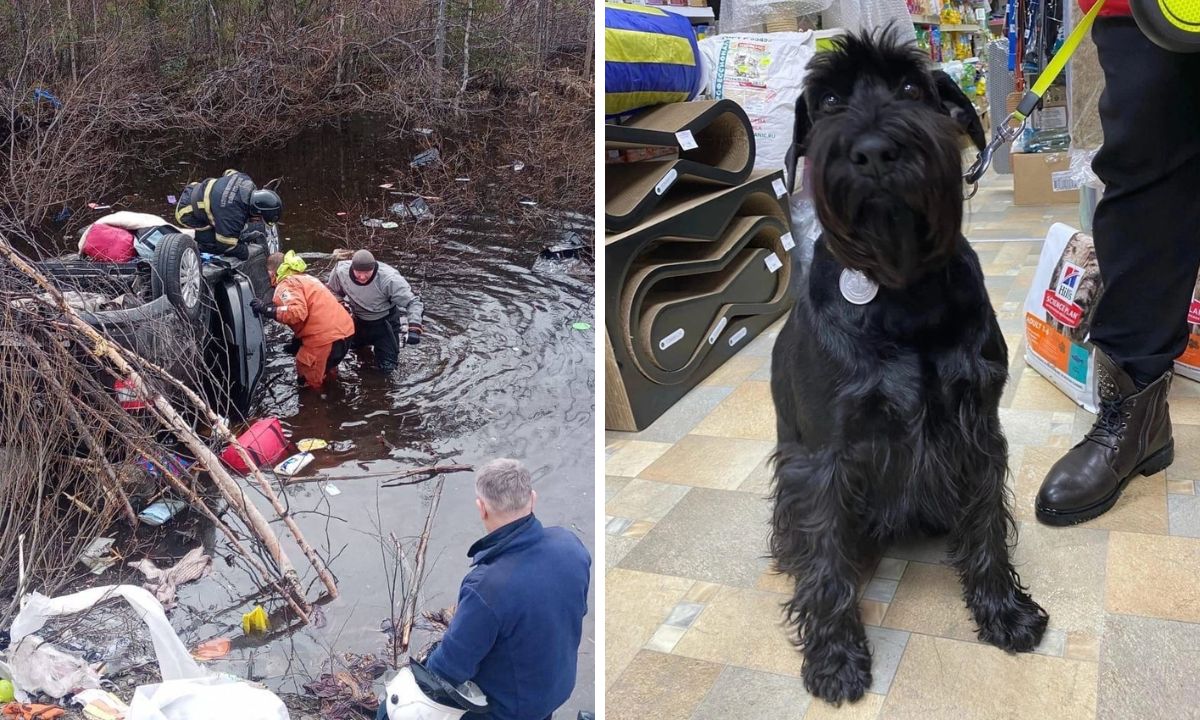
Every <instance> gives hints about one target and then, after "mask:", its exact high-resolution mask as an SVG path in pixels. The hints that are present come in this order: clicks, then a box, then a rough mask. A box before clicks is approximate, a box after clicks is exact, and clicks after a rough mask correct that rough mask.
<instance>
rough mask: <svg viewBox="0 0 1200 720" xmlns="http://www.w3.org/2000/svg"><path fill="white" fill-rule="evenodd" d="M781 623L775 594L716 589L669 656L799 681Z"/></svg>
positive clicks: (795, 655)
mask: <svg viewBox="0 0 1200 720" xmlns="http://www.w3.org/2000/svg"><path fill="white" fill-rule="evenodd" d="M782 621H783V609H782V604H781V597H780V596H779V595H776V594H774V593H765V592H761V591H758V590H745V589H741V588H732V587H722V588H721V589H720V590H718V591H717V593H716V595H714V596H713V598H712V599H711V600H710V601H709V603H708V607H706V608H705V609H704V612H702V613H700V617H699V618H697V619H696V621H695V623H693V624H692V627H691V628H690V629H689V630H688V631H687V634H685V635H684V636H683V639H681V640H680V641H679V642H678V643H677V644H676V645H675V654H676V655H685V656H687V657H693V658H697V659H700V660H708V661H710V662H716V663H723V664H727V665H737V666H738V667H745V668H750V669H751V670H761V671H763V672H769V673H776V674H778V675H788V676H791V677H799V676H800V662H801V657H800V654H799V652H797V651H796V648H795V647H794V646H793V645H792V643H791V641H790V640H789V635H788V632H787V631H786V630H785V629H784V628H783V625H782Z"/></svg>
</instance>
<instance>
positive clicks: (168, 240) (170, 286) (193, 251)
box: [150, 233, 204, 323]
mask: <svg viewBox="0 0 1200 720" xmlns="http://www.w3.org/2000/svg"><path fill="white" fill-rule="evenodd" d="M152 267H153V272H152V273H151V276H150V277H151V290H152V292H153V293H154V296H155V297H159V296H160V295H166V296H167V299H168V300H170V301H171V304H172V305H174V306H175V308H176V309H177V310H178V311H179V312H180V313H182V314H183V316H184V317H186V318H187V319H188V320H189V321H191V322H193V323H198V322H199V321H200V319H201V316H202V315H203V314H204V313H203V311H204V307H203V305H204V276H203V273H202V272H201V264H200V251H199V249H198V248H197V247H196V241H195V240H193V239H192V238H190V237H188V236H187V235H184V234H182V233H173V234H171V235H167V236H166V237H164V238H163V239H162V240H161V241H159V243H158V248H157V249H156V250H155V252H154V262H153V263H152Z"/></svg>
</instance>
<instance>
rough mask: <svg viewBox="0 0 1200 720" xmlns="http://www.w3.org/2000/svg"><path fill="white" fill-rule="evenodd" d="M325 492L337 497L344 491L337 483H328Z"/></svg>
mask: <svg viewBox="0 0 1200 720" xmlns="http://www.w3.org/2000/svg"><path fill="white" fill-rule="evenodd" d="M325 492H326V493H328V494H329V496H330V497H337V496H338V495H341V494H342V491H341V490H338V488H337V486H336V485H326V486H325Z"/></svg>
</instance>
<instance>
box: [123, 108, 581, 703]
mask: <svg viewBox="0 0 1200 720" xmlns="http://www.w3.org/2000/svg"><path fill="white" fill-rule="evenodd" d="M416 149H419V148H416ZM416 149H414V148H411V147H405V146H403V145H402V144H398V143H395V142H393V141H391V140H388V139H387V138H386V136H385V135H384V132H383V129H382V127H381V126H380V125H378V124H372V123H371V122H369V121H363V120H358V121H355V122H352V123H350V124H348V125H346V126H345V127H343V128H342V129H340V130H339V129H336V128H335V129H325V130H314V131H311V132H306V133H305V134H303V135H302V136H301V137H299V138H297V139H296V140H295V141H293V142H291V143H289V144H288V145H287V146H285V147H283V148H278V149H273V150H270V151H263V152H256V153H253V154H249V155H245V156H240V157H233V158H222V159H220V160H203V161H202V160H200V159H199V158H196V157H195V156H189V155H188V154H176V155H173V156H172V158H175V159H176V163H177V162H178V161H179V160H183V161H189V162H194V163H197V165H198V164H199V163H201V162H202V163H203V165H200V166H199V167H197V165H182V164H172V161H171V160H167V161H165V162H164V165H165V167H166V168H167V172H166V173H165V174H164V175H163V176H162V177H153V178H146V179H143V180H142V181H141V182H139V183H137V184H136V185H135V186H132V187H130V188H127V189H125V191H126V192H138V193H139V197H140V203H139V204H140V206H138V207H133V208H132V209H138V210H149V211H155V212H159V213H161V214H163V215H168V214H169V212H170V208H169V207H168V206H167V204H166V200H165V198H166V196H167V194H169V193H177V192H178V189H179V188H180V187H181V184H182V182H183V181H186V180H188V179H199V178H202V177H204V176H205V175H210V174H214V173H219V172H220V171H221V170H223V169H224V168H225V167H237V168H239V169H241V170H244V171H246V172H248V173H250V174H251V176H252V177H254V178H255V179H256V180H257V181H259V182H265V180H266V179H268V178H272V177H281V178H282V182H281V184H280V187H279V191H280V194H281V195H282V196H283V198H284V203H285V216H284V220H285V225H284V226H283V231H282V232H281V235H282V236H283V237H284V238H285V240H284V243H283V245H284V248H285V249H287V248H290V249H295V250H297V251H327V250H332V249H333V248H334V247H336V246H337V245H338V244H339V243H338V242H337V241H335V240H333V239H332V237H333V235H334V232H335V227H334V226H335V225H336V223H337V222H339V221H338V219H337V218H336V215H335V213H336V212H338V211H340V210H341V209H342V208H344V207H346V206H347V205H348V204H352V203H367V204H368V206H371V207H378V208H380V209H379V210H378V211H377V212H379V213H382V212H383V210H382V208H383V207H385V206H386V204H387V202H388V200H389V198H388V197H387V196H386V195H385V193H384V191H382V190H381V189H380V188H379V187H378V185H380V184H381V183H385V182H389V181H395V180H396V179H397V177H399V176H400V173H403V172H408V161H409V158H410V156H411V154H412V153H413V152H415V150H416ZM516 159H517V158H512V159H505V158H499V159H497V160H498V163H499V162H505V161H511V160H516ZM498 163H497V164H498ZM485 173H486V174H487V175H489V176H491V180H489V181H490V182H495V183H497V186H496V187H495V188H493V190H495V191H496V192H494V193H493V197H496V200H495V201H494V202H493V203H492V205H493V206H491V207H488V208H487V209H486V211H485V212H484V213H482V214H481V215H480V216H475V217H471V218H462V219H459V220H454V221H449V222H439V223H438V224H437V225H436V229H433V230H432V231H431V236H430V237H429V238H427V240H428V241H427V242H421V243H418V244H417V245H416V246H408V248H407V249H405V248H398V247H390V246H389V243H388V236H387V232H388V231H386V230H378V231H376V236H375V238H376V249H377V255H378V256H379V258H380V259H381V260H384V261H386V262H390V263H393V264H394V265H395V266H396V267H398V268H399V269H400V270H401V272H403V273H404V274H405V275H406V276H407V277H408V279H409V281H410V282H411V283H412V284H413V285H414V287H415V288H416V289H417V291H418V292H419V294H420V295H421V297H422V299H423V300H424V302H425V308H426V311H425V313H426V323H425V325H426V334H425V336H424V340H423V342H421V344H420V345H417V346H412V347H406V348H404V349H402V353H401V359H400V369H399V371H398V372H397V373H396V375H395V376H394V377H392V378H384V377H382V376H380V374H379V373H378V372H377V371H374V370H373V369H370V368H369V367H362V366H360V364H359V363H358V361H357V360H356V359H355V358H354V357H353V355H352V356H351V357H350V358H349V359H348V360H347V362H345V363H343V365H342V377H341V379H340V380H339V381H338V382H336V383H333V384H332V386H329V387H327V389H326V390H325V391H324V392H323V393H315V392H312V391H307V390H304V391H299V390H297V388H296V386H295V380H294V377H295V375H294V370H293V367H292V362H291V359H290V358H289V357H288V356H286V355H284V354H283V353H282V352H281V351H280V350H279V345H280V344H281V342H282V341H283V340H284V339H285V338H286V333H287V331H285V330H283V329H282V328H280V327H279V326H276V327H275V328H274V329H273V330H272V332H271V335H272V340H273V345H274V349H273V355H272V358H271V361H270V365H269V370H268V379H267V381H266V382H265V389H264V390H263V391H262V398H261V400H260V410H261V414H264V415H270V414H273V415H278V416H279V417H280V418H281V420H282V421H283V424H284V426H285V428H286V429H287V430H288V432H290V434H291V436H292V438H293V439H300V438H306V437H315V438H323V439H326V440H328V441H330V443H331V444H332V448H331V449H329V450H325V451H320V452H318V453H316V454H317V460H316V462H315V463H314V464H313V465H312V466H310V467H309V469H308V471H306V473H304V474H305V475H306V476H309V477H311V476H313V475H315V474H317V473H321V474H325V475H328V476H329V477H331V478H334V479H333V480H332V481H330V482H328V483H310V484H303V485H296V486H292V487H290V488H289V489H288V490H287V493H286V497H287V501H288V503H289V504H290V507H291V509H292V511H293V513H294V514H295V515H296V517H297V519H298V521H299V523H300V525H301V528H302V530H303V531H304V532H305V534H306V535H307V537H308V539H309V540H310V541H311V542H312V543H313V544H315V545H319V546H320V547H321V548H322V550H323V551H324V552H326V553H327V554H328V555H329V556H330V557H332V558H333V560H332V562H331V567H332V570H333V571H334V573H335V574H336V575H337V577H338V579H339V586H340V589H341V595H342V596H341V598H339V599H338V600H336V601H334V602H332V603H330V604H328V605H326V606H324V607H323V609H322V612H323V618H322V620H323V622H321V623H320V624H321V625H322V626H321V627H319V628H317V627H312V628H308V629H305V630H303V631H300V632H298V633H295V634H292V635H290V636H288V637H284V638H280V639H277V640H274V641H272V642H270V643H268V644H266V645H265V646H261V647H247V648H242V649H238V650H235V651H234V653H233V654H232V655H231V656H230V657H229V658H228V659H227V660H226V661H225V662H223V663H219V664H217V667H218V668H219V669H225V670H227V671H230V672H234V673H237V674H240V675H243V676H252V677H255V678H258V679H261V680H264V681H266V682H267V683H268V684H270V685H272V686H273V687H276V688H278V689H280V690H282V691H293V690H296V689H297V688H298V686H299V685H302V684H303V683H304V682H306V681H307V680H309V679H310V678H311V677H314V676H316V675H318V674H319V673H320V672H322V669H323V667H322V664H323V663H324V662H326V661H327V660H328V658H329V656H330V654H331V652H332V653H342V652H360V653H376V654H379V653H381V652H382V650H383V648H384V645H385V639H386V638H385V635H384V633H383V632H381V629H380V625H381V621H383V620H384V619H385V618H387V617H388V616H389V599H388V595H387V592H386V589H385V583H384V569H385V565H390V562H389V561H385V559H384V558H383V557H382V550H381V541H380V536H381V535H383V536H386V535H387V534H388V533H395V535H396V536H397V537H401V538H403V537H410V536H415V535H417V534H419V532H420V528H421V525H422V523H423V520H424V516H425V501H426V496H427V488H426V487H425V486H414V487H402V488H387V489H382V488H380V484H381V480H379V479H376V478H362V477H358V476H360V475H362V474H363V473H381V472H400V471H403V470H405V469H408V468H412V467H415V466H422V465H430V464H434V463H462V464H469V465H479V464H482V463H484V462H486V461H487V460H489V459H492V458H495V457H501V456H509V457H515V458H519V459H521V460H523V461H524V462H525V463H526V464H527V465H528V466H529V467H530V468H531V469H532V471H533V473H534V477H535V480H536V482H535V488H536V490H537V493H538V506H537V514H538V515H539V516H540V518H541V519H542V522H543V523H546V524H552V525H561V526H564V527H567V528H570V529H571V530H572V532H575V533H577V535H578V536H579V538H580V539H581V540H582V541H583V542H584V544H585V545H586V546H587V547H588V549H589V551H592V552H594V548H595V545H594V522H593V508H594V502H595V497H594V480H593V447H594V445H593V417H594V384H593V377H594V375H593V341H594V335H593V331H592V330H587V331H582V332H581V331H578V330H574V329H572V327H571V325H572V323H575V322H578V321H583V322H587V323H589V324H594V322H595V320H594V317H593V308H594V294H593V278H592V275H591V269H590V268H589V267H587V266H586V265H564V264H561V263H557V262H545V261H539V260H538V253H539V250H541V248H542V238H538V237H531V236H530V235H528V234H527V233H523V232H517V231H515V230H514V229H513V228H512V227H511V225H510V223H511V222H512V221H513V220H514V219H515V218H517V217H519V215H520V213H522V212H527V210H525V209H523V208H522V207H521V206H519V205H518V203H517V196H516V195H515V194H512V193H516V192H518V190H517V187H518V185H519V183H516V182H514V181H515V180H516V179H517V176H516V175H515V174H509V175H503V174H497V173H495V172H494V171H492V170H489V169H485V170H484V171H482V172H481V174H485ZM510 182H511V183H513V190H512V192H511V193H510V192H508V191H507V190H506V188H505V184H506V183H510ZM435 207H436V205H435ZM379 216H380V217H384V216H383V215H382V214H380V215H379ZM385 219H387V218H386V217H385ZM576 222H578V218H576ZM587 222H588V224H590V219H588V220H587ZM588 234H589V236H590V230H589V233H588ZM313 265H314V266H315V267H316V268H318V269H319V268H323V267H325V264H324V263H322V262H320V261H317V262H314V263H313ZM334 493H337V494H334ZM473 498H474V493H473V477H472V475H471V474H469V473H464V474H457V475H450V476H447V478H446V483H445V490H444V493H443V496H442V499H441V506H440V511H439V513H438V515H437V520H436V524H435V526H434V528H433V533H432V539H431V546H430V551H429V554H428V560H429V561H430V562H431V563H432V567H431V569H430V570H429V574H428V578H427V579H426V581H425V583H424V586H423V587H424V595H423V598H422V607H423V608H425V609H436V608H441V607H444V606H447V605H451V604H453V603H454V602H455V599H456V593H457V589H458V584H459V581H460V580H461V578H462V575H463V574H464V573H465V572H466V571H467V569H468V561H467V557H466V551H467V548H468V547H469V546H470V545H471V543H472V542H474V541H475V540H476V539H478V538H479V537H480V536H481V535H482V534H483V530H482V527H481V525H480V523H479V519H478V516H477V514H476V511H475V508H474V505H473ZM280 530H281V533H282V528H281V529H280ZM291 554H292V557H293V558H294V559H295V561H296V563H297V565H298V566H300V567H301V568H302V569H303V568H304V563H303V558H302V556H301V555H300V553H299V552H298V551H296V550H295V549H294V548H293V549H292V551H291ZM218 564H219V565H222V566H223V565H224V563H218ZM594 577H595V573H594V572H593V583H594ZM312 579H313V578H312V573H311V572H310V573H307V575H306V581H310V580H312ZM251 591H252V588H251V586H250V584H249V583H248V581H247V578H246V576H245V575H244V574H243V573H241V572H240V571H237V570H225V571H223V572H222V573H220V574H219V575H218V576H215V577H213V578H211V579H209V580H206V581H204V582H202V583H197V584H194V585H192V586H189V587H187V588H186V589H184V590H183V591H182V593H181V605H182V608H181V612H179V613H177V614H176V617H177V618H180V619H181V620H180V621H179V622H177V625H179V626H180V630H181V633H182V634H183V635H184V638H185V641H186V642H191V641H197V640H202V639H205V638H207V637H211V636H212V635H215V634H225V635H227V636H229V635H230V634H232V636H236V635H240V630H239V629H236V628H237V625H238V623H240V615H241V612H244V611H245V610H246V609H247V606H246V605H245V604H244V603H239V598H241V597H242V596H244V595H246V594H248V593H250V592H251ZM315 594H316V590H315V589H314V590H313V592H312V595H313V596H315ZM592 598H593V600H594V592H593V594H592ZM592 606H593V607H594V602H593V603H592ZM184 618H190V619H184ZM594 627H595V626H594V618H593V617H592V616H589V617H588V619H587V623H586V626H585V629H584V640H583V643H582V646H581V648H580V663H579V681H578V684H577V688H576V691H575V694H574V696H573V697H572V699H571V701H570V703H569V704H568V705H567V706H566V707H564V708H563V712H561V713H560V714H559V715H558V716H559V717H570V718H574V717H575V714H576V712H577V711H578V710H580V709H589V710H590V709H592V708H593V707H594V702H593V698H594V687H593V680H592V677H593V672H594V667H595V663H594V657H595V643H594V637H595V633H594ZM422 641H423V640H422V638H420V637H418V647H419V643H420V642H422Z"/></svg>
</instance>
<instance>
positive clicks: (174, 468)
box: [137, 454, 193, 478]
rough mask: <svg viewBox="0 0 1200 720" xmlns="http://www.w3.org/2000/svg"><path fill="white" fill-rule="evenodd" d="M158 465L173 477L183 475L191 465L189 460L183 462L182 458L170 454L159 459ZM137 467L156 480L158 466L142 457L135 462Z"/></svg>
mask: <svg viewBox="0 0 1200 720" xmlns="http://www.w3.org/2000/svg"><path fill="white" fill-rule="evenodd" d="M158 464H159V465H162V466H163V467H165V468H166V469H167V470H168V471H170V472H171V473H173V474H175V475H183V474H184V473H185V472H187V470H188V468H190V467H191V466H192V464H193V463H192V462H191V461H190V460H184V459H183V458H182V457H180V456H178V455H174V454H172V455H168V456H167V457H163V458H159V459H158ZM137 466H138V467H140V468H141V469H142V470H144V471H145V472H146V474H147V475H149V476H150V477H152V478H158V476H159V472H158V466H156V465H155V464H154V463H152V462H150V461H149V460H148V459H146V458H144V457H143V458H139V459H138V461H137Z"/></svg>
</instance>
